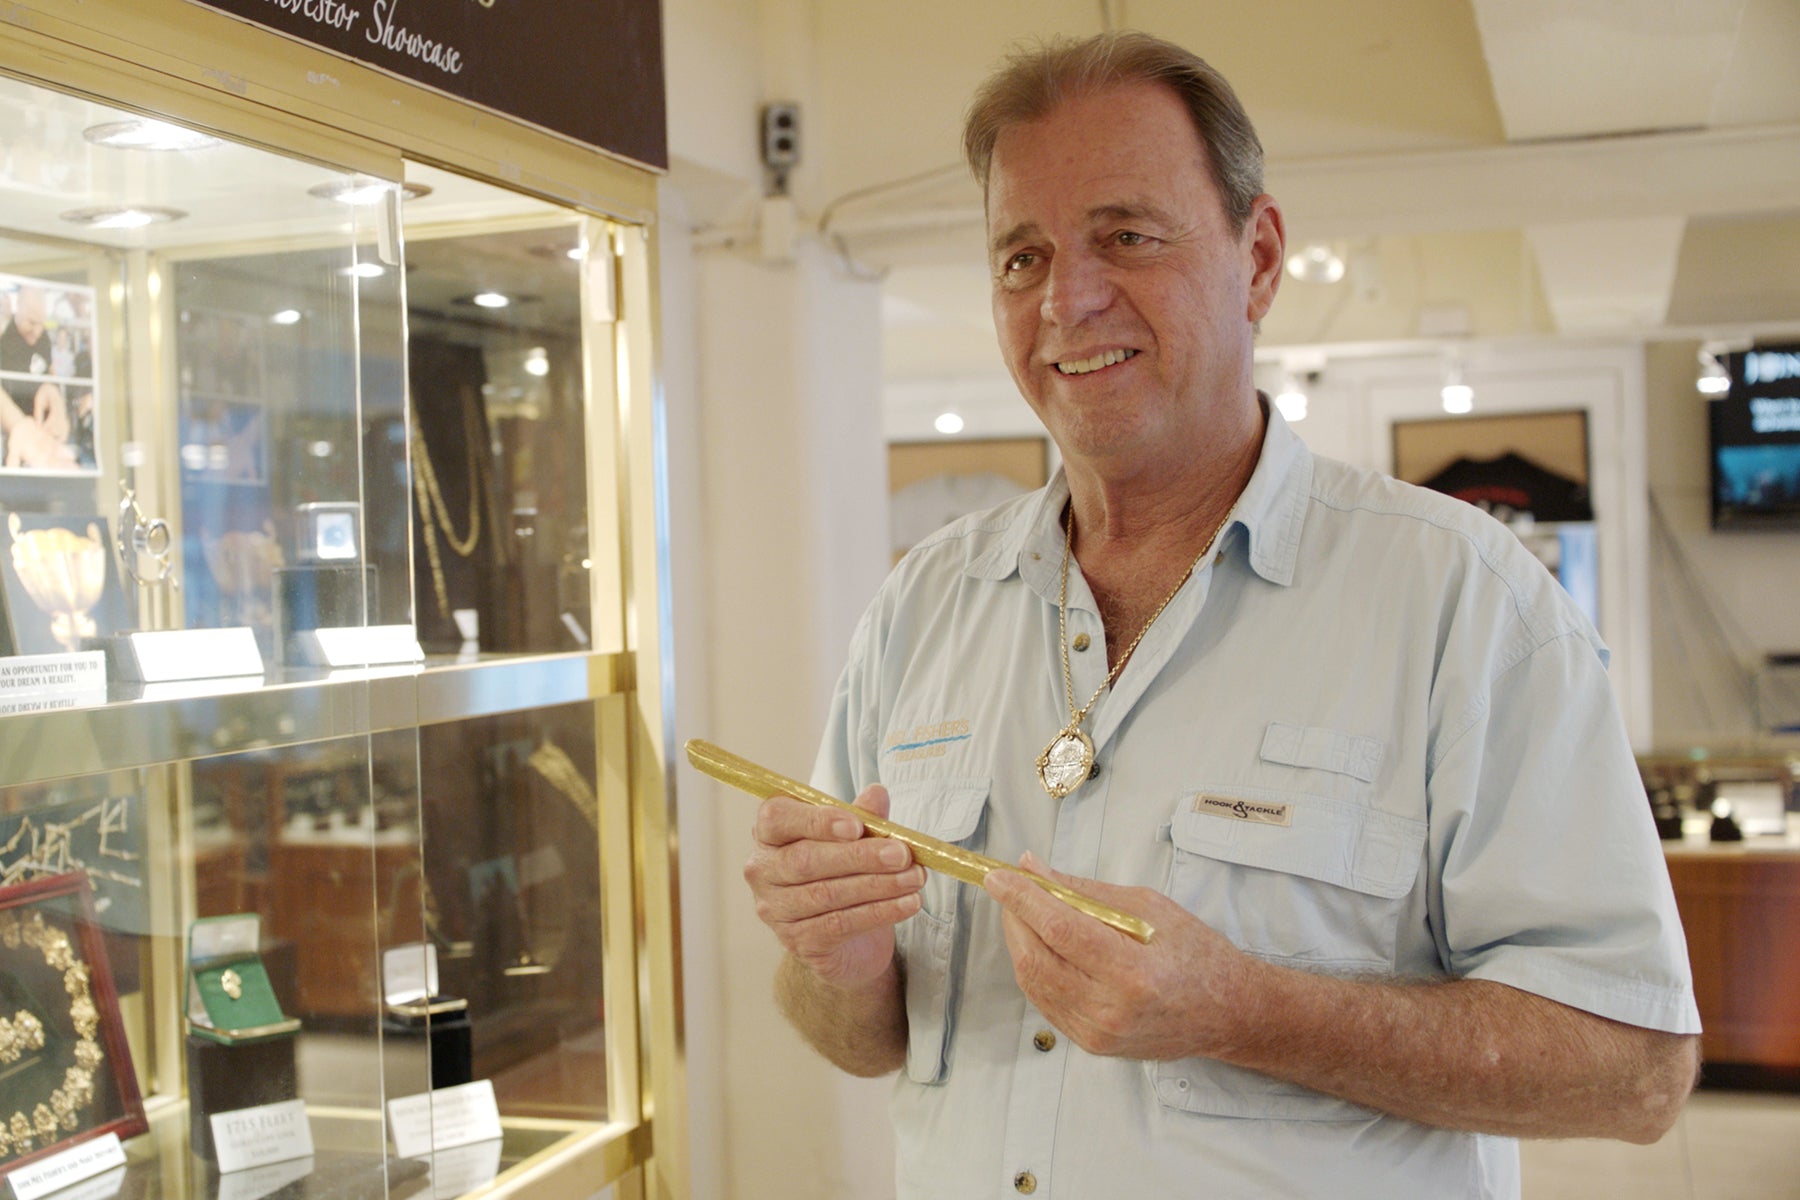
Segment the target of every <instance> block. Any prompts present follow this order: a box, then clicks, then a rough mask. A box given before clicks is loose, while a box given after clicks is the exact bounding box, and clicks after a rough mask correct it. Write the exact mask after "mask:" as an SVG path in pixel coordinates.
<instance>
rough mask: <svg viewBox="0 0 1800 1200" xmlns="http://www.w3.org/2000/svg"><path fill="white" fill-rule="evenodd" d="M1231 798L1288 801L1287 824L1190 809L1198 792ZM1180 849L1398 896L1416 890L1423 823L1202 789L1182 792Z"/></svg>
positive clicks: (1335, 804) (1282, 797)
mask: <svg viewBox="0 0 1800 1200" xmlns="http://www.w3.org/2000/svg"><path fill="white" fill-rule="evenodd" d="M1199 795H1206V796H1219V795H1227V796H1231V797H1234V798H1240V799H1245V800H1252V801H1258V802H1261V803H1263V804H1266V805H1284V806H1286V807H1287V809H1288V812H1289V814H1290V816H1291V821H1290V823H1289V824H1288V825H1286V826H1281V825H1268V824H1261V823H1257V822H1254V821H1238V820H1233V819H1231V818H1229V817H1220V816H1213V815H1211V814H1209V813H1204V812H1195V811H1193V804H1194V800H1195V798H1196V796H1199ZM1169 837H1170V838H1171V839H1172V840H1173V841H1174V843H1175V845H1176V847H1177V848H1178V849H1180V850H1184V851H1186V852H1188V853H1189V854H1199V855H1204V856H1205V857H1207V858H1214V859H1218V860H1219V861H1221V862H1230V863H1238V864H1240V865H1242V866H1246V867H1260V868H1262V869H1264V870H1268V871H1282V872H1285V873H1287V874H1289V875H1302V876H1305V877H1306V878H1308V879H1317V880H1319V881H1320V882H1322V883H1329V884H1333V885H1335V886H1337V887H1343V888H1349V889H1351V890H1352V891H1357V892H1362V893H1364V894H1366V895H1371V896H1380V897H1382V898H1383V899H1387V900H1393V899H1397V898H1398V897H1401V896H1404V895H1406V893H1407V892H1408V891H1410V890H1411V888H1412V885H1413V880H1414V879H1415V878H1416V877H1417V876H1418V872H1419V856H1420V854H1421V853H1422V852H1423V851H1424V848H1425V822H1423V821H1418V820H1414V819H1412V818H1410V817H1401V816H1396V815H1394V814H1393V813H1385V812H1382V811H1380V810H1379V809H1373V808H1365V807H1363V806H1362V805H1357V804H1347V803H1344V802H1343V801H1338V800H1328V799H1326V798H1324V797H1321V796H1306V795H1298V794H1295V793H1291V792H1290V793H1280V792H1272V791H1268V790H1266V789H1260V788H1200V789H1197V791H1193V792H1188V793H1186V794H1185V795H1184V796H1183V797H1182V802H1181V807H1180V811H1178V812H1176V814H1175V816H1174V819H1173V821H1172V822H1171V824H1170V826H1169Z"/></svg>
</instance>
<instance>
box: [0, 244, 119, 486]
mask: <svg viewBox="0 0 1800 1200" xmlns="http://www.w3.org/2000/svg"><path fill="white" fill-rule="evenodd" d="M100 412H101V408H100V392H99V383H98V380H96V378H95V376H94V289H93V288H91V287H82V286H79V285H76V284H68V283H52V282H50V281H48V280H43V279H33V278H30V277H29V276H25V275H9V274H5V273H3V272H0V470H6V471H48V472H53V473H57V474H94V473H95V472H96V471H97V470H98V467H97V465H96V463H95V459H94V445H95V437H94V434H95V428H96V426H97V425H98V424H99V419H100Z"/></svg>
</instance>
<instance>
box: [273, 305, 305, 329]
mask: <svg viewBox="0 0 1800 1200" xmlns="http://www.w3.org/2000/svg"><path fill="white" fill-rule="evenodd" d="M300 317H301V312H300V310H299V309H297V308H284V309H282V310H281V311H280V312H277V313H270V314H269V323H270V324H272V325H298V324H299V323H300Z"/></svg>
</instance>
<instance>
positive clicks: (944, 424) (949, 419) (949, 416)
mask: <svg viewBox="0 0 1800 1200" xmlns="http://www.w3.org/2000/svg"><path fill="white" fill-rule="evenodd" d="M931 427H932V428H933V429H935V430H937V431H938V432H939V433H941V434H943V435H944V436H946V437H949V436H950V435H952V434H957V433H961V432H962V431H963V419H962V417H960V416H958V415H957V414H956V413H953V412H941V413H939V414H938V415H937V420H935V421H933V422H932V423H931Z"/></svg>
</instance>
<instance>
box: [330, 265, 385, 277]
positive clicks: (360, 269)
mask: <svg viewBox="0 0 1800 1200" xmlns="http://www.w3.org/2000/svg"><path fill="white" fill-rule="evenodd" d="M338 274H339V275H353V276H355V277H356V278H358V279H377V278H379V277H381V276H383V275H386V274H387V268H386V267H384V266H382V265H381V264H380V263H378V262H367V261H364V262H359V263H351V264H350V265H349V266H347V267H345V268H343V269H342V270H340V271H339V272H338Z"/></svg>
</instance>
